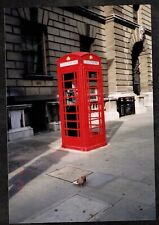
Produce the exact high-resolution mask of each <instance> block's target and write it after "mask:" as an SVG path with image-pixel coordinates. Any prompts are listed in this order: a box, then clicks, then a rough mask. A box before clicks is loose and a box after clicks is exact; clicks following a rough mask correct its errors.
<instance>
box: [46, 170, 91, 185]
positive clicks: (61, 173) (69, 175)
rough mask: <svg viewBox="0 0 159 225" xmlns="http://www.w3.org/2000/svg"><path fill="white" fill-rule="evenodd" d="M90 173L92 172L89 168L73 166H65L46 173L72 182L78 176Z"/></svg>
mask: <svg viewBox="0 0 159 225" xmlns="http://www.w3.org/2000/svg"><path fill="white" fill-rule="evenodd" d="M91 173H93V172H92V171H89V170H84V169H81V168H77V167H73V166H65V167H63V168H61V169H58V170H55V171H53V172H51V173H48V175H49V176H51V177H57V178H59V179H62V180H66V181H69V182H73V181H75V180H76V179H77V178H79V177H80V176H88V175H89V174H91Z"/></svg>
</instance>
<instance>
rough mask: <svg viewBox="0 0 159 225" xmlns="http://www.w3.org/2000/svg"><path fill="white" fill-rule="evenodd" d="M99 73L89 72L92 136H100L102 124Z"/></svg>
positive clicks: (89, 116) (90, 127) (89, 108)
mask: <svg viewBox="0 0 159 225" xmlns="http://www.w3.org/2000/svg"><path fill="white" fill-rule="evenodd" d="M97 76H98V74H97V72H92V71H91V72H88V75H87V77H88V92H87V93H88V111H89V114H88V119H89V130H90V133H91V134H92V135H95V134H99V132H100V127H99V125H100V124H101V118H100V112H99V93H98V79H97Z"/></svg>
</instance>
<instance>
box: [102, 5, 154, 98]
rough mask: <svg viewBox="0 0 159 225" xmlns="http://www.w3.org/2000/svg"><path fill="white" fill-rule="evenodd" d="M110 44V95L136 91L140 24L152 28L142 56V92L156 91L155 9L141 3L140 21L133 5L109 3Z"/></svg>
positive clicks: (147, 35) (108, 41) (108, 28)
mask: <svg viewBox="0 0 159 225" xmlns="http://www.w3.org/2000/svg"><path fill="white" fill-rule="evenodd" d="M105 14H106V15H107V21H106V32H107V31H109V32H108V33H107V34H106V46H107V57H108V89H109V96H111V95H116V94H117V93H133V83H132V55H131V54H132V48H133V45H134V44H135V43H136V42H138V41H140V31H139V29H140V28H139V26H140V25H143V26H144V27H145V29H146V31H148V32H147V33H146V35H145V41H144V49H143V52H142V54H141V55H140V57H139V58H140V64H141V65H140V73H141V74H140V77H141V79H140V81H141V92H147V91H152V43H151V41H152V40H151V8H150V6H149V5H141V6H140V8H139V10H138V23H135V22H134V19H133V6H132V5H124V6H105Z"/></svg>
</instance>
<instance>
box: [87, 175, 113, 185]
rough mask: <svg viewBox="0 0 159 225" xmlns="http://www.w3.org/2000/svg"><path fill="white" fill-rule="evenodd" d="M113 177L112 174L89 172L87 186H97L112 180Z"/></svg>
mask: <svg viewBox="0 0 159 225" xmlns="http://www.w3.org/2000/svg"><path fill="white" fill-rule="evenodd" d="M113 179H115V176H113V175H112V174H104V173H100V172H95V173H92V174H90V175H89V177H88V178H87V186H89V187H95V188H98V187H101V186H103V185H104V184H106V183H108V182H110V181H112V180H113Z"/></svg>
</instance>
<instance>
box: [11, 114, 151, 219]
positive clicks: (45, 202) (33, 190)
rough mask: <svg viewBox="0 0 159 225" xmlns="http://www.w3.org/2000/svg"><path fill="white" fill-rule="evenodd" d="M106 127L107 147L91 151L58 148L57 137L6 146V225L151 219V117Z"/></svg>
mask: <svg viewBox="0 0 159 225" xmlns="http://www.w3.org/2000/svg"><path fill="white" fill-rule="evenodd" d="M106 126H107V139H108V145H107V146H105V147H102V148H99V149H96V150H93V151H90V152H80V151H73V150H64V149H61V147H60V146H61V138H60V132H50V133H41V134H38V135H36V136H34V137H32V138H27V139H25V140H19V141H16V142H10V143H9V144H8V158H9V171H10V173H9V198H10V200H9V215H10V223H23V222H25V223H45V222H78V221H81V222H83V221H120V220H153V219H155V184H154V144H153V118H152V112H151V111H149V112H146V113H144V114H140V115H131V116H127V117H124V118H121V119H119V120H118V121H112V122H107V124H106ZM82 174H85V175H87V184H86V185H85V186H84V187H77V186H75V185H73V184H72V181H73V180H74V179H76V178H77V177H78V176H80V175H82Z"/></svg>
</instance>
